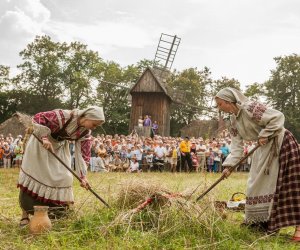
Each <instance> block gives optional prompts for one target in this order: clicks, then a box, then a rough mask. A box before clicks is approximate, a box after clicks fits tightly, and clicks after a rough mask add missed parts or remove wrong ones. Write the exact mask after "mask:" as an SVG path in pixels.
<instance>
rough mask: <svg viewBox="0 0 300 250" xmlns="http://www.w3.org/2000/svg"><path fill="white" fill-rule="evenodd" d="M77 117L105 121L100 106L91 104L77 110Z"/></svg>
mask: <svg viewBox="0 0 300 250" xmlns="http://www.w3.org/2000/svg"><path fill="white" fill-rule="evenodd" d="M78 116H79V117H82V116H83V117H85V118H87V119H89V120H95V121H103V122H104V121H105V117H104V112H103V108H102V107H97V106H91V107H88V108H86V109H83V110H79V111H78Z"/></svg>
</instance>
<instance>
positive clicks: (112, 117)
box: [97, 62, 135, 134]
mask: <svg viewBox="0 0 300 250" xmlns="http://www.w3.org/2000/svg"><path fill="white" fill-rule="evenodd" d="M130 69H132V70H133V71H135V68H133V67H130ZM128 70H129V69H127V71H126V70H125V71H124V70H123V69H122V68H121V67H120V65H119V64H116V63H114V62H108V63H106V66H105V68H104V71H103V74H102V79H101V80H100V81H99V85H98V87H97V100H98V101H99V103H100V104H101V105H102V106H103V109H104V113H105V120H106V121H105V124H104V126H103V127H104V129H105V131H106V132H107V133H109V134H116V133H123V134H127V133H128V124H129V116H130V106H129V102H128V94H129V93H128V92H129V86H130V83H131V79H130V78H128V75H133V76H135V74H133V73H129V72H128ZM124 72H125V73H126V74H124ZM124 80H126V82H125V81H124Z"/></svg>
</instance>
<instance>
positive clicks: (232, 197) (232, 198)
mask: <svg viewBox="0 0 300 250" xmlns="http://www.w3.org/2000/svg"><path fill="white" fill-rule="evenodd" d="M237 194H243V195H245V196H246V194H244V193H242V192H236V193H234V194H232V196H231V199H230V200H231V201H233V200H234V196H235V195H237Z"/></svg>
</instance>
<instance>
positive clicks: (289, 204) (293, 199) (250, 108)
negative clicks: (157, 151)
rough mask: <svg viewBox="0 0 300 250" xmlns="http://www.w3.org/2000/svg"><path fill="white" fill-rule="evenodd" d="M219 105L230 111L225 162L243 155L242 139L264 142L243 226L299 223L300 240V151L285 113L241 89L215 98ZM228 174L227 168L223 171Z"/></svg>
mask: <svg viewBox="0 0 300 250" xmlns="http://www.w3.org/2000/svg"><path fill="white" fill-rule="evenodd" d="M215 99H216V103H217V105H218V108H219V109H220V110H222V111H224V112H226V113H231V114H232V115H231V126H232V127H231V135H232V144H231V154H230V155H229V156H228V157H227V158H226V160H225V162H224V163H223V165H224V166H233V165H235V164H236V163H237V162H238V161H239V159H240V158H241V157H242V156H243V140H247V141H254V140H258V143H259V144H260V145H261V147H259V148H258V149H257V150H256V151H255V153H254V155H253V158H252V163H251V169H250V173H249V179H248V184H247V199H246V208H245V224H246V225H252V226H253V225H254V226H260V227H263V229H266V230H268V232H274V231H277V230H279V229H280V228H282V227H287V226H296V230H295V234H294V236H293V240H294V241H300V150H299V147H298V143H297V141H296V139H295V138H294V136H293V135H292V133H291V132H290V131H288V130H286V129H285V128H284V115H283V114H282V113H281V112H279V111H277V110H274V109H271V108H268V107H266V106H264V105H263V104H261V103H259V102H253V101H250V100H248V99H247V97H245V96H244V95H243V94H242V93H241V92H240V91H238V90H236V89H233V88H224V89H222V90H221V91H219V92H218V93H217V95H216V97H215ZM224 173H225V175H226V176H229V174H230V172H229V170H225V171H224Z"/></svg>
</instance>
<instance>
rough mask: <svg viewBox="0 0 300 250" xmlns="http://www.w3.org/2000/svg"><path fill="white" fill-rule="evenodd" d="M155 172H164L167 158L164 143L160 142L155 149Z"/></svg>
mask: <svg viewBox="0 0 300 250" xmlns="http://www.w3.org/2000/svg"><path fill="white" fill-rule="evenodd" d="M154 155H155V157H154V170H159V171H160V172H162V169H163V167H164V158H165V156H166V149H165V148H164V147H163V142H162V141H160V142H159V143H158V146H157V147H156V148H155V149H154Z"/></svg>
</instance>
